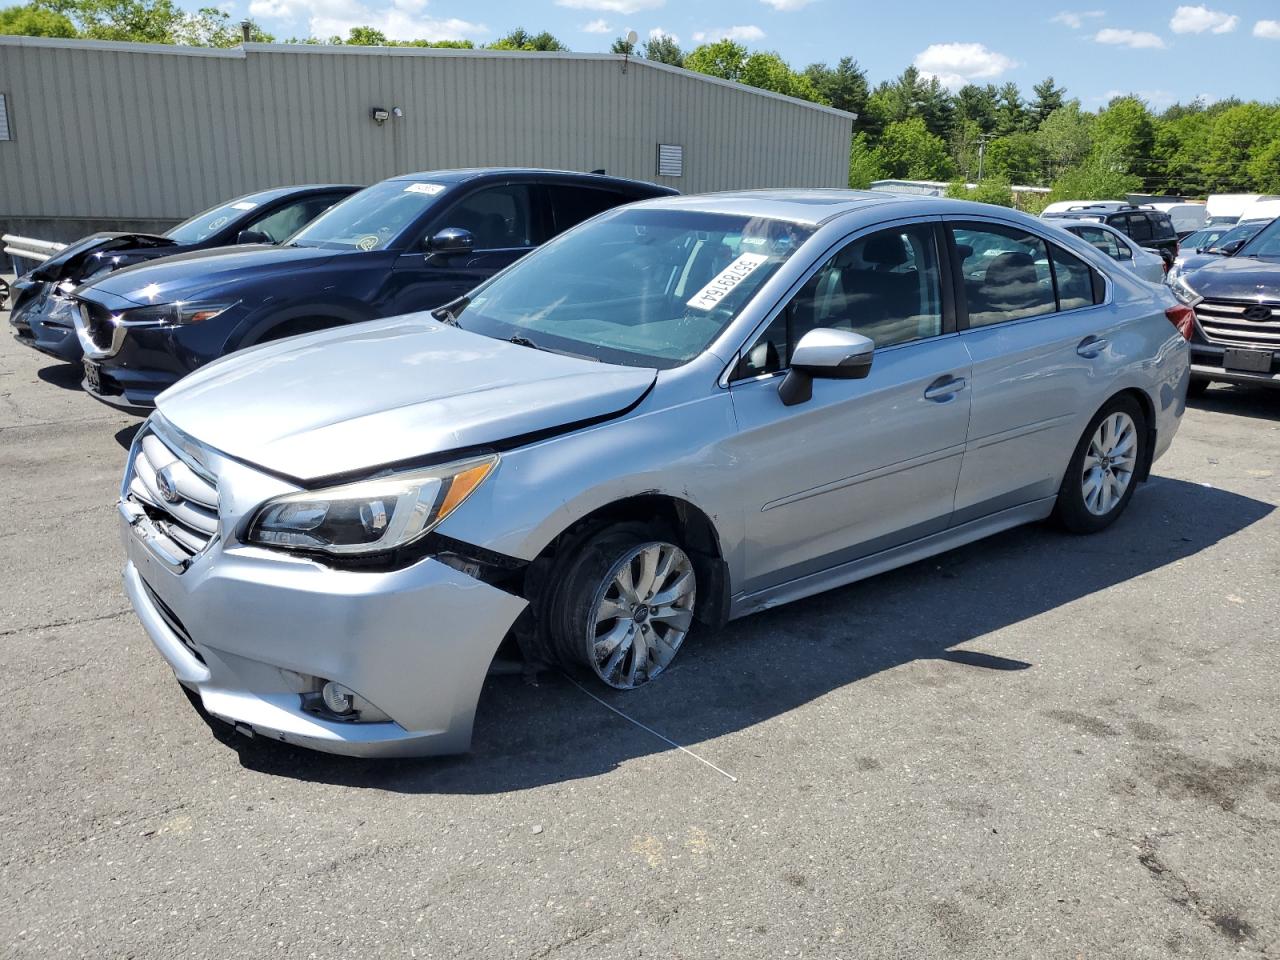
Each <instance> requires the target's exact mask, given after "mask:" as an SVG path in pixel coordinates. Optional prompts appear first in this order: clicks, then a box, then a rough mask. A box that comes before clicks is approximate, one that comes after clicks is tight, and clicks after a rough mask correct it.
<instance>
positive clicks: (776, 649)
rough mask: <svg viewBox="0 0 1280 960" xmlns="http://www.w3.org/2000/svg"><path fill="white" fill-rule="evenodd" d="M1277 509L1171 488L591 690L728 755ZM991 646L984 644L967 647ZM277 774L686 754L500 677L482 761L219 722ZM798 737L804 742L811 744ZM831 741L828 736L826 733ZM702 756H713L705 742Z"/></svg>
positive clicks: (600, 762) (972, 550) (476, 777)
mask: <svg viewBox="0 0 1280 960" xmlns="http://www.w3.org/2000/svg"><path fill="white" fill-rule="evenodd" d="M1273 509H1274V508H1273V507H1272V506H1271V505H1270V504H1267V503H1263V502H1261V501H1258V500H1253V499H1251V498H1248V497H1243V496H1239V495H1237V494H1233V493H1229V492H1227V491H1224V490H1219V489H1215V488H1211V487H1207V486H1202V485H1200V484H1196V483H1190V482H1187V481H1183V480H1173V479H1168V478H1158V479H1156V480H1155V481H1154V482H1152V483H1150V484H1148V485H1146V487H1145V488H1143V489H1141V490H1140V491H1139V492H1138V495H1137V496H1135V498H1134V500H1133V501H1132V503H1131V504H1130V508H1129V510H1128V511H1127V512H1126V514H1125V515H1124V516H1123V517H1122V518H1121V519H1120V520H1119V521H1118V522H1117V523H1116V524H1115V525H1114V526H1112V527H1111V528H1110V529H1109V530H1107V531H1105V532H1104V533H1102V534H1099V535H1096V536H1093V537H1075V536H1071V535H1069V534H1066V533H1063V532H1060V531H1059V530H1057V529H1056V528H1054V527H1052V526H1050V525H1048V524H1038V525H1033V526H1029V527H1023V528H1020V529H1016V530H1011V531H1008V532H1006V533H1004V534H1001V535H998V536H995V537H992V538H989V539H987V540H984V541H980V542H978V543H975V544H971V545H969V546H966V547H962V548H960V549H958V550H953V551H951V552H949V553H946V554H943V555H941V556H938V557H934V558H931V559H928V560H923V561H920V562H918V563H915V564H912V565H911V566H908V567H904V568H902V569H900V570H896V571H892V572H890V573H886V574H882V575H880V576H878V577H873V578H871V579H869V580H864V581H862V582H860V583H856V584H853V585H851V586H848V587H844V588H841V589H837V590H833V591H829V592H827V593H824V594H820V595H818V596H815V597H811V598H809V599H806V600H802V601H799V602H796V603H793V604H790V605H787V606H782V607H777V608H775V609H772V610H768V611H766V612H763V613H759V614H756V615H755V616H751V617H746V618H744V619H742V620H738V621H735V622H733V623H731V624H729V625H728V626H727V627H725V628H724V629H723V630H721V631H719V632H718V633H715V634H712V635H703V636H698V635H696V634H693V635H691V636H690V640H689V642H688V643H687V644H686V646H685V649H684V650H683V651H682V652H681V655H680V659H678V660H677V661H676V663H675V664H674V665H673V666H672V668H671V669H669V670H668V671H667V673H666V674H664V676H663V678H662V679H661V680H660V681H658V682H656V683H654V684H653V685H652V686H650V687H646V688H643V689H641V690H637V691H633V692H631V693H619V692H616V691H610V690H606V689H604V688H603V687H601V686H599V685H598V684H597V685H595V686H591V685H588V684H584V685H585V686H587V687H588V688H589V689H591V690H592V691H593V692H594V693H596V694H598V695H599V697H600V698H601V699H602V700H604V701H605V702H607V703H609V704H611V705H613V706H614V707H616V708H617V709H619V710H622V711H624V712H625V713H626V714H628V715H629V716H630V717H633V718H635V720H637V721H639V722H641V723H643V724H645V725H646V726H649V727H651V728H653V729H655V730H657V731H658V732H660V733H662V734H663V735H664V736H666V737H668V738H670V739H671V740H674V741H676V742H677V743H680V744H682V745H685V746H688V747H690V748H693V749H695V750H698V751H700V752H702V753H704V754H706V755H708V757H709V758H711V759H713V760H714V759H715V758H716V756H717V751H716V747H715V744H714V743H710V741H714V740H715V739H716V738H717V737H721V736H724V735H727V734H732V733H735V732H738V731H743V730H746V729H748V728H751V727H753V726H755V725H757V724H760V723H762V722H763V721H766V720H769V719H770V718H773V717H777V716H780V715H782V714H784V713H786V712H788V711H790V710H793V709H795V708H797V707H799V706H801V705H803V704H806V703H809V702H811V701H813V700H815V699H817V698H820V697H822V696H824V695H826V694H828V693H830V692H832V691H834V690H837V689H839V688H842V687H846V686H848V685H850V684H855V683H857V682H858V681H860V680H863V679H865V678H867V677H870V676H873V675H875V674H877V673H880V672H882V671H885V670H890V669H892V668H894V667H897V666H900V665H903V664H906V663H909V662H912V661H917V660H933V661H950V662H951V663H954V664H957V665H958V666H960V667H961V668H962V669H967V668H972V669H975V670H983V671H989V679H988V680H987V681H986V683H987V684H988V685H989V686H991V687H992V688H995V687H996V686H997V685H998V684H1000V683H1002V682H1004V681H1003V680H1002V677H1004V676H1006V675H1008V674H1007V671H1018V670H1025V669H1028V668H1033V665H1032V664H1028V663H1025V662H1023V661H1020V660H1016V659H1011V658H1006V657H1003V656H1001V654H1000V651H999V650H998V649H994V648H993V647H992V643H993V642H994V641H993V640H991V639H989V638H990V637H991V635H992V634H993V633H995V632H996V631H998V630H1000V629H1001V628H1002V627H1006V626H1009V625H1011V624H1015V623H1019V622H1022V621H1024V620H1027V619H1029V618H1032V617H1036V616H1039V615H1041V614H1043V613H1046V612H1047V611H1050V610H1054V609H1056V608H1058V607H1062V606H1064V605H1066V604H1069V603H1072V602H1073V601H1075V600H1078V599H1080V598H1082V597H1086V596H1089V595H1091V594H1095V593H1098V592H1100V591H1103V590H1106V589H1108V588H1109V587H1113V586H1115V585H1116V584H1120V583H1123V582H1125V581H1128V580H1131V579H1133V578H1135V577H1140V576H1142V575H1144V574H1147V573H1149V572H1151V571H1153V570H1156V569H1158V568H1160V567H1163V566H1166V565H1168V564H1171V563H1175V562H1177V561H1179V560H1183V559H1185V558H1187V557H1190V556H1192V555H1194V554H1196V553H1198V552H1200V551H1202V550H1205V549H1206V548H1209V547H1211V546H1212V545H1214V544H1216V543H1218V542H1219V541H1221V540H1223V539H1225V538H1227V537H1229V536H1231V535H1232V534H1235V533H1237V532H1238V531H1240V530H1242V529H1244V528H1245V527H1248V526H1249V525H1251V524H1253V523H1256V522H1257V521H1258V520H1260V519H1261V518H1263V517H1265V516H1266V515H1267V514H1269V513H1270V512H1271V511H1272V510H1273ZM971 642H973V643H976V644H977V645H978V646H980V647H982V649H972V650H971V649H956V648H957V647H960V646H961V645H963V644H968V643H971ZM206 722H207V723H208V724H209V725H210V727H211V729H213V731H214V733H215V735H216V736H217V737H218V738H219V739H220V740H221V741H222V742H224V743H226V744H227V745H229V746H231V747H232V748H233V749H235V750H236V752H237V753H238V754H239V759H240V762H241V764H242V765H243V766H245V767H247V768H250V769H253V770H256V771H260V772H262V773H266V774H270V775H275V776H282V777H290V778H296V779H300V780H309V781H318V782H325V783H334V784H341V785H347V786H356V787H365V788H370V789H377V790H388V791H394V792H403V793H436V792H438V793H454V794H470V793H476V794H486V793H494V792H500V791H509V790H521V789H527V788H531V787H537V786H541V785H544V784H549V783H557V782H563V781H571V780H575V779H579V778H583V777H591V776H597V775H600V774H604V773H607V772H609V771H610V770H612V769H614V768H615V767H617V766H619V765H621V764H623V763H625V762H627V761H629V760H633V759H635V758H638V757H643V756H648V755H651V754H657V753H663V752H667V751H671V750H672V749H673V748H672V747H671V746H670V745H668V744H666V743H664V742H663V741H662V740H660V739H658V738H657V737H655V736H653V735H651V734H650V733H646V732H645V731H644V730H642V729H640V728H638V727H636V726H634V725H633V724H630V723H628V722H626V720H624V719H622V718H620V717H618V716H617V715H615V714H613V713H611V712H610V711H608V710H607V709H606V708H605V707H604V706H602V705H601V704H600V703H598V702H595V701H594V700H592V699H591V698H590V697H588V696H586V695H585V694H584V693H583V692H582V690H581V689H579V688H578V687H576V686H575V685H574V684H573V683H570V682H569V681H568V680H567V679H566V678H565V677H563V676H560V675H558V674H550V675H547V674H544V675H543V676H542V678H541V680H540V682H539V683H538V685H537V686H531V685H529V684H527V683H525V682H524V681H523V680H522V679H521V677H520V676H518V675H516V676H491V677H490V678H489V680H488V682H487V683H486V685H485V690H484V694H483V695H482V696H481V698H480V705H479V710H478V712H477V717H476V727H475V735H474V738H473V744H472V753H471V754H469V755H465V756H461V757H446V758H434V759H430V758H428V759H417V760H394V761H386V760H361V759H350V758H343V757H332V756H327V755H324V754H318V753H314V752H311V751H307V750H302V749H299V748H294V747H290V746H287V745H285V744H281V743H276V742H273V741H265V740H262V739H248V738H246V737H243V736H241V735H239V734H237V733H235V732H234V731H232V730H231V728H230V727H228V726H227V725H226V724H224V723H222V722H221V721H218V720H214V719H212V718H208V717H206ZM790 735H792V736H795V735H799V736H803V735H804V734H803V733H800V734H796V732H795V731H792V733H791V734H790ZM814 735H821V731H814ZM699 745H702V746H699Z"/></svg>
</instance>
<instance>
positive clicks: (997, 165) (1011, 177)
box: [983, 133, 1040, 184]
mask: <svg viewBox="0 0 1280 960" xmlns="http://www.w3.org/2000/svg"><path fill="white" fill-rule="evenodd" d="M985 160H986V162H985V163H984V165H983V173H984V175H985V176H987V177H994V178H996V179H998V180H1003V181H1005V182H1006V183H1019V184H1030V183H1035V182H1036V181H1037V179H1038V176H1039V168H1040V162H1039V161H1040V150H1039V145H1038V144H1037V142H1036V137H1035V134H1033V133H1011V134H1009V135H1008V136H1007V137H997V138H996V139H995V140H992V141H991V142H990V143H989V144H987V153H986V158H985Z"/></svg>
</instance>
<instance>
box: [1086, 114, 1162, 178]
mask: <svg viewBox="0 0 1280 960" xmlns="http://www.w3.org/2000/svg"><path fill="white" fill-rule="evenodd" d="M1154 147H1155V126H1154V124H1153V123H1152V119H1151V113H1150V111H1148V110H1147V105H1146V104H1145V103H1143V102H1142V101H1141V100H1140V99H1138V98H1137V97H1134V96H1126V97H1116V98H1115V99H1114V100H1112V101H1111V102H1110V103H1109V104H1107V108H1106V109H1105V110H1103V111H1102V112H1101V113H1099V114H1098V118H1097V120H1095V121H1094V123H1093V157H1094V158H1095V159H1096V160H1098V161H1100V162H1101V163H1104V164H1107V165H1110V166H1111V167H1112V168H1113V169H1115V170H1118V171H1121V172H1123V173H1132V174H1136V175H1137V176H1138V177H1140V178H1145V177H1146V176H1147V174H1148V172H1149V171H1150V168H1151V159H1152V152H1153V149H1154ZM1138 189H1142V187H1141V185H1139V187H1138ZM1101 199H1108V198H1105V197H1104V198H1101Z"/></svg>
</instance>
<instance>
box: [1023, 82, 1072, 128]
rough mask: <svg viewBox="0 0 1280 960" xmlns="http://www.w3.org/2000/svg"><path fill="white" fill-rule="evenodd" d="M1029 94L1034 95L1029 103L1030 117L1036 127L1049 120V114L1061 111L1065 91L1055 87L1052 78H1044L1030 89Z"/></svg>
mask: <svg viewBox="0 0 1280 960" xmlns="http://www.w3.org/2000/svg"><path fill="white" fill-rule="evenodd" d="M1031 92H1032V93H1034V94H1035V99H1034V100H1032V101H1031V117H1032V122H1033V123H1034V124H1035V126H1037V127H1039V126H1040V124H1042V123H1044V122H1045V121H1046V120H1047V119H1049V114H1051V113H1053V111H1055V110H1061V109H1062V107H1063V105H1064V104H1065V102H1066V101H1065V99H1064V98H1065V97H1066V93H1067V91H1066V89H1064V88H1063V87H1059V86H1057V85H1056V84H1055V83H1054V82H1053V77H1045V78H1044V79H1043V80H1041V81H1040V82H1039V83H1037V84H1036V85H1035V86H1034V87H1032V88H1031Z"/></svg>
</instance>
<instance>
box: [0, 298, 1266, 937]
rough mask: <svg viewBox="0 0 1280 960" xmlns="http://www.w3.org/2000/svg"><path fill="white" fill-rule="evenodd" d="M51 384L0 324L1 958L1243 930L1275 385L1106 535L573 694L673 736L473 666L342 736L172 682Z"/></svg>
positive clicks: (68, 395)
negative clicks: (201, 705)
mask: <svg viewBox="0 0 1280 960" xmlns="http://www.w3.org/2000/svg"><path fill="white" fill-rule="evenodd" d="M4 316H5V315H3V314H0V318H3V317H4ZM5 330H6V331H7V326H6V327H5ZM78 381H79V375H78V371H77V370H75V369H74V368H72V367H69V366H66V365H62V364H57V363H54V362H53V361H51V360H48V359H47V358H43V357H41V356H39V355H38V354H36V353H34V352H32V351H30V350H28V349H25V348H23V347H21V346H20V345H18V344H17V343H15V342H14V341H13V340H12V339H10V338H9V337H7V336H6V337H4V338H3V340H2V341H0V504H2V508H0V518H2V520H3V522H2V523H0V711H2V716H3V718H4V736H3V738H2V739H0V957H15V958H18V957H21V958H27V957H32V958H34V957H40V958H44V957H79V956H84V957H94V958H100V957H135V958H152V957H161V958H169V957H173V958H178V957H181V958H201V957H214V958H232V957H234V958H250V957H272V958H308V957H324V958H328V957H355V958H370V957H421V958H437V957H439V958H445V957H448V958H455V957H456V958H485V960H495V958H547V957H553V958H588V957H592V958H594V957H610V958H630V957H654V958H676V957H680V958H720V957H732V958H770V960H772V958H781V957H815V958H844V960H852V958H859V960H869V958H904V960H907V958H910V960H921V958H947V960H957V958H975V960H978V958H981V960H990V958H994V957H1010V958H1031V957H1038V958H1066V960H1077V958H1098V957H1116V958H1125V960H1138V958H1155V957H1161V958H1163V957H1186V958H1195V960H1205V958H1220V957H1223V958H1225V957H1238V956H1240V955H1246V956H1248V955H1251V954H1252V955H1266V954H1271V955H1274V954H1276V953H1277V952H1278V951H1280V882H1278V881H1277V877H1276V872H1277V868H1278V867H1280V692H1278V691H1280V687H1278V685H1277V673H1278V671H1277V666H1278V664H1280V655H1278V654H1277V641H1280V589H1278V588H1280V512H1277V510H1276V507H1277V505H1278V504H1280V393H1266V392H1263V391H1257V390H1250V389H1237V388H1221V387H1217V388H1214V389H1213V390H1211V391H1210V393H1209V394H1208V396H1207V397H1206V398H1205V399H1204V400H1201V401H1196V402H1194V403H1193V405H1192V408H1191V409H1190V410H1189V411H1188V414H1187V416H1186V418H1185V420H1184V423H1183V427H1182V431H1181V433H1180V435H1179V436H1178V438H1177V440H1176V442H1175V444H1174V447H1173V449H1172V451H1171V452H1170V453H1169V454H1168V456H1166V457H1165V458H1164V459H1163V460H1161V461H1160V462H1159V463H1158V464H1157V465H1156V470H1155V474H1156V476H1155V478H1154V480H1153V482H1151V483H1149V484H1147V485H1146V486H1144V487H1143V488H1142V489H1141V490H1140V491H1139V492H1138V494H1137V496H1136V497H1135V498H1134V500H1133V502H1132V504H1131V506H1130V508H1129V511H1128V513H1127V514H1126V515H1125V516H1124V517H1123V518H1122V519H1121V520H1120V521H1119V522H1118V523H1117V524H1115V525H1114V526H1113V527H1112V528H1111V529H1110V530H1108V531H1107V532H1105V533H1104V534H1101V535H1099V536H1095V537H1088V538H1077V537H1072V536H1068V535H1066V534H1064V533H1060V532H1058V531H1056V530H1055V529H1053V528H1051V527H1048V526H1044V525H1038V526H1034V527H1027V528H1023V529H1020V530H1015V531H1012V532H1009V533H1006V534H1003V535H1001V536H997V537H994V538H992V539H989V540H987V541H984V542H982V543H978V544H975V545H972V546H969V547H966V548H964V549H961V550H957V551H954V552H952V553H948V554H945V555H943V556H941V557H938V558H935V559H932V560H929V561H925V562H922V563H917V564H915V565H913V566H910V567H907V568H905V569H902V570H899V571H896V572H893V573H889V574H886V575H883V576H880V577H876V578H874V579H872V580H869V581H865V582H863V583H860V584H856V585H854V586H851V587H848V588H845V589H841V590H836V591H833V592H830V593H827V594H824V595H822V596H818V597H814V598H812V599H809V600H806V601H802V602H799V603H796V604H792V605H790V606H787V607H781V608H778V609H774V610H771V611H768V612H766V613H763V614H759V615H757V616H754V617H751V618H748V619H746V620H742V621H738V622H736V623H733V624H731V625H730V626H728V627H727V628H726V629H724V630H723V631H721V632H719V633H718V634H715V635H709V636H702V637H694V638H691V640H690V643H689V645H687V646H686V648H685V650H684V651H683V652H682V654H681V657H680V660H679V661H677V665H676V666H673V668H672V669H671V670H670V671H668V673H667V674H665V675H664V677H663V679H662V680H661V681H660V682H659V683H657V684H655V685H654V686H653V687H652V688H651V689H645V690H642V691H638V692H635V693H631V694H615V693H605V692H603V691H601V692H600V695H601V697H602V699H603V700H604V701H605V702H607V703H608V704H611V705H612V706H614V707H616V708H617V709H619V710H621V711H623V712H624V713H625V714H627V715H628V716H630V717H631V718H633V719H634V720H636V721H639V722H640V723H642V724H644V725H645V726H647V727H649V728H651V729H652V730H653V731H656V732H657V733H660V734H661V735H662V736H663V737H665V738H667V739H669V740H670V741H674V742H676V743H678V744H681V745H683V746H685V747H687V748H688V749H689V750H691V751H693V754H695V755H696V756H695V755H691V754H689V753H685V752H682V751H680V750H677V749H676V748H674V747H672V746H671V745H670V744H669V743H668V742H666V741H664V740H663V739H660V738H659V737H657V736H655V735H653V734H652V733H650V732H647V731H646V730H644V729H642V728H641V727H639V726H637V725H635V724H634V723H632V722H630V721H629V720H628V719H625V718H623V717H621V716H619V715H617V714H615V713H613V712H611V711H609V710H608V709H606V708H605V707H604V706H603V705H602V704H601V703H600V702H598V701H597V700H594V699H591V698H590V697H588V696H587V695H586V694H584V693H583V692H582V691H581V690H579V689H578V688H576V687H575V686H573V685H571V684H570V683H568V682H567V681H565V680H564V679H562V678H558V677H556V676H545V677H543V678H542V680H541V682H540V683H539V684H538V685H537V686H532V685H528V684H526V683H525V682H524V680H523V679H522V678H521V677H520V676H519V675H510V676H497V677H493V678H492V679H491V680H490V682H489V683H488V685H487V687H486V690H485V694H484V696H483V698H482V700H481V703H480V711H479V718H478V723H477V729H476V736H475V749H474V752H473V753H472V754H470V755H468V756H464V757H457V758H449V759H443V760H419V761H398V762H378V761H361V760H346V759H341V758H334V757H327V756H322V755H319V754H312V753H308V752H306V751H302V750H297V749H292V748H289V747H286V746H284V745H282V744H277V743H271V742H263V741H261V740H249V739H246V738H244V737H242V736H240V735H238V734H235V733H234V732H232V731H230V730H229V729H228V728H225V727H223V726H222V725H221V724H219V723H218V722H217V721H214V720H206V719H205V718H204V717H202V716H201V714H200V713H199V712H198V711H197V710H196V709H195V708H193V706H192V705H191V703H190V702H189V701H188V698H187V697H186V696H185V695H184V693H183V691H182V689H181V688H180V687H179V686H178V684H177V683H176V681H175V680H174V679H173V676H172V674H171V673H170V671H169V668H168V667H167V666H166V665H165V663H164V661H163V660H162V659H161V658H160V656H159V655H158V654H157V653H156V652H155V651H154V650H153V649H152V646H151V643H150V641H149V640H148V639H147V637H146V635H145V633H144V632H143V630H142V628H141V626H140V625H139V623H138V621H137V619H136V618H135V617H134V615H133V613H132V612H131V610H130V609H129V606H128V603H127V601H126V600H125V598H124V595H123V591H122V588H121V584H120V570H121V565H122V553H121V547H120V544H119V538H118V533H117V530H116V519H115V509H114V500H115V496H116V492H117V489H118V484H119V478H120V473H121V470H122V468H123V464H124V459H125V452H126V448H127V445H128V442H129V440H130V438H131V437H132V435H133V432H134V431H135V430H136V428H137V425H138V422H139V421H138V420H137V419H136V418H134V417H131V416H126V415H122V414H119V413H116V412H114V411H112V410H110V409H108V408H106V407H104V406H101V405H100V404H98V403H96V402H95V401H94V400H92V399H90V398H89V397H88V396H87V395H85V394H84V393H82V392H81V391H80V390H79V388H78ZM424 628H425V627H424ZM699 757H700V758H702V760H705V761H708V762H709V763H710V764H714V766H715V767H717V768H719V771H718V770H717V769H714V768H713V767H711V766H708V765H707V764H705V763H703V762H701V761H700V760H699V759H698V758H699ZM720 771H723V772H720ZM731 778H732V779H731Z"/></svg>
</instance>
